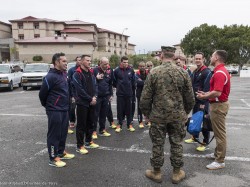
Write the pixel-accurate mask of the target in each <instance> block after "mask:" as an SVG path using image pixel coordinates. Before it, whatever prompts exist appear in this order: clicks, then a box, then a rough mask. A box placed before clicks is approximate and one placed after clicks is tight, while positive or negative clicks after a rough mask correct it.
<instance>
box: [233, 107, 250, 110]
mask: <svg viewBox="0 0 250 187" xmlns="http://www.w3.org/2000/svg"><path fill="white" fill-rule="evenodd" d="M229 110H250V108H247V107H229Z"/></svg>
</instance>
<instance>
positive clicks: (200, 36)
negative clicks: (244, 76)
mask: <svg viewBox="0 0 250 187" xmlns="http://www.w3.org/2000/svg"><path fill="white" fill-rule="evenodd" d="M181 48H182V49H183V50H184V53H185V55H193V54H194V53H195V52H197V51H202V52H203V53H204V56H205V58H206V59H207V60H208V59H209V57H210V55H211V54H212V53H213V52H214V51H215V50H216V49H224V50H226V51H227V52H228V60H227V63H233V64H238V65H239V69H241V68H242V66H243V65H244V64H245V63H247V62H248V61H249V59H250V27H249V26H243V25H239V26H238V25H231V26H224V28H218V27H217V26H215V25H212V26H209V25H207V24H202V25H200V26H199V27H195V28H193V29H192V30H191V31H189V32H188V34H186V35H185V37H184V38H183V39H182V41H181Z"/></svg>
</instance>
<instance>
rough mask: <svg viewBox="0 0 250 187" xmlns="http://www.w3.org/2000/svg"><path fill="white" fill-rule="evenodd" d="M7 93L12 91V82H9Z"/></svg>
mask: <svg viewBox="0 0 250 187" xmlns="http://www.w3.org/2000/svg"><path fill="white" fill-rule="evenodd" d="M9 91H13V82H12V81H10V84H9Z"/></svg>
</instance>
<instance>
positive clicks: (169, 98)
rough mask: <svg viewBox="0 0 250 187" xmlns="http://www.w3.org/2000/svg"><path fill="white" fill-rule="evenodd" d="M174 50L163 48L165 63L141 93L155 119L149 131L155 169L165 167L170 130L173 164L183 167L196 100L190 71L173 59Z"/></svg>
mask: <svg viewBox="0 0 250 187" xmlns="http://www.w3.org/2000/svg"><path fill="white" fill-rule="evenodd" d="M174 50H175V48H172V47H164V46H163V47H162V53H163V54H162V56H163V57H162V59H163V60H162V64H161V65H160V66H157V67H155V68H153V69H152V70H151V71H150V74H149V75H148V77H147V80H146V81H145V85H144V89H143V91H142V96H141V103H140V108H141V110H142V113H143V114H144V115H145V116H147V117H149V119H150V121H151V122H152V125H151V128H150V130H149V135H150V138H151V140H152V143H153V148H152V156H151V158H150V161H151V165H152V167H153V168H154V169H159V168H161V167H162V166H163V163H164V143H165V138H166V134H167V133H168V135H169V142H170V144H171V148H170V150H171V155H170V160H171V165H172V166H173V168H174V169H175V168H177V169H180V168H181V167H182V166H183V159H182V157H183V156H182V155H183V147H182V144H181V143H182V141H183V138H184V137H185V135H186V130H185V128H184V126H185V122H186V120H187V114H189V112H190V111H191V110H192V108H193V106H194V102H195V101H194V95H193V89H192V83H191V80H190V77H189V75H188V73H187V72H186V71H185V70H184V69H183V68H181V67H178V66H176V64H175V62H174V61H173V58H174ZM171 54H172V55H171ZM169 55H170V56H169ZM171 56H172V57H171ZM146 176H147V174H146Z"/></svg>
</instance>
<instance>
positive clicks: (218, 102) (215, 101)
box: [209, 101, 227, 103]
mask: <svg viewBox="0 0 250 187" xmlns="http://www.w3.org/2000/svg"><path fill="white" fill-rule="evenodd" d="M225 102H227V101H209V103H225Z"/></svg>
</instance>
